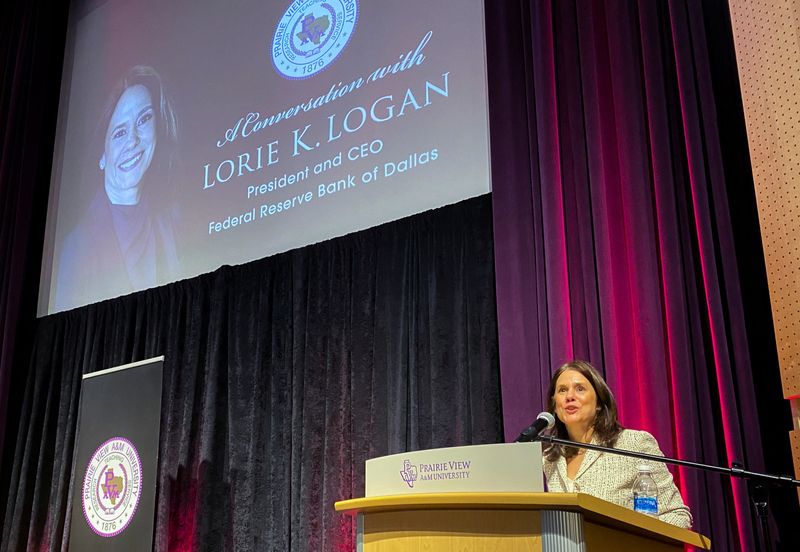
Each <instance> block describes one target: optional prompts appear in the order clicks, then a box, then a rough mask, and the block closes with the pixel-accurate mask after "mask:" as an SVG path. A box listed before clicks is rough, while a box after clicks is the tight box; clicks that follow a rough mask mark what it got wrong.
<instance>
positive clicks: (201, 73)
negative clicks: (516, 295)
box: [39, 0, 490, 315]
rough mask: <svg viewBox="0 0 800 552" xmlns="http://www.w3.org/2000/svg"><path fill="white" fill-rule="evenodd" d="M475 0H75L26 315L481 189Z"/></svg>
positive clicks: (479, 42) (482, 105) (483, 149)
mask: <svg viewBox="0 0 800 552" xmlns="http://www.w3.org/2000/svg"><path fill="white" fill-rule="evenodd" d="M486 90H487V86H486V54H485V37H484V24H483V2H482V0H406V1H403V2H378V1H365V0H361V1H359V0H295V1H284V2H275V1H270V2H264V1H261V0H258V1H256V0H231V1H228V2H219V1H217V0H158V1H155V0H107V1H105V2H102V1H99V0H84V1H77V2H73V13H72V14H71V19H70V28H69V36H68V43H67V52H66V56H65V63H64V75H63V83H62V91H61V103H60V106H59V120H58V131H57V136H56V146H55V152H54V161H53V172H52V183H51V193H50V204H49V211H48V223H47V234H46V243H45V251H44V259H43V268H42V282H41V286H40V297H39V315H45V314H49V313H53V312H58V311H63V310H67V309H71V308H74V307H79V306H83V305H86V304H90V303H94V302H97V301H100V300H104V299H108V298H112V297H117V296H120V295H125V294H128V293H131V292H134V291H138V290H142V289H147V288H151V287H155V286H159V285H163V284H166V283H169V282H173V281H176V280H180V279H184V278H189V277H193V276H196V275H199V274H202V273H206V272H210V271H212V270H214V269H216V268H218V267H220V266H222V265H226V264H228V265H235V264H242V263H246V262H248V261H251V260H254V259H258V258H262V257H266V256H269V255H272V254H275V253H279V252H283V251H287V250H290V249H294V248H297V247H301V246H304V245H308V244H312V243H316V242H319V241H323V240H326V239H329V238H333V237H336V236H341V235H344V234H347V233H350V232H354V231H357V230H362V229H365V228H369V227H372V226H375V225H378V224H381V223H384V222H388V221H392V220H396V219H399V218H402V217H405V216H408V215H412V214H415V213H418V212H421V211H425V210H429V209H433V208H436V207H440V206H443V205H448V204H451V203H455V202H458V201H460V200H463V199H466V198H469V197H474V196H476V195H480V194H484V193H487V192H489V191H490V171H489V144H488V113H487V98H486Z"/></svg>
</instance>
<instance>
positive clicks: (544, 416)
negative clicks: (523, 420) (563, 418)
mask: <svg viewBox="0 0 800 552" xmlns="http://www.w3.org/2000/svg"><path fill="white" fill-rule="evenodd" d="M536 419H537V420H544V421H546V422H547V427H545V429H552V428H553V426H554V425H556V419H555V416H553V415H552V414H550V413H549V412H541V413H539V415H538V416H536Z"/></svg>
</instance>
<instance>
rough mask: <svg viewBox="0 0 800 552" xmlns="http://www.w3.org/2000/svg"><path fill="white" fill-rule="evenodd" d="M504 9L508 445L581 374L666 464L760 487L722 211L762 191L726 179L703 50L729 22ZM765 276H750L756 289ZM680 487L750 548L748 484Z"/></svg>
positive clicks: (727, 546)
mask: <svg viewBox="0 0 800 552" xmlns="http://www.w3.org/2000/svg"><path fill="white" fill-rule="evenodd" d="M500 6H501V8H500V11H499V12H495V11H490V12H489V16H490V18H492V19H494V21H491V20H490V22H489V24H488V25H487V26H488V28H489V29H492V28H496V26H497V25H498V24H499V22H500V21H506V22H508V21H515V20H516V21H519V22H520V23H519V25H518V26H516V25H515V26H511V25H506V29H507V31H508V32H507V33H506V34H505V35H504V36H502V37H500V38H496V39H495V41H496V42H495V43H496V44H497V46H496V50H495V55H490V60H492V63H490V77H491V80H492V82H493V84H494V86H495V87H494V88H493V89H492V90H494V92H495V95H494V96H493V98H492V99H493V111H492V112H491V117H492V130H493V142H492V148H493V153H494V159H493V161H494V164H493V166H494V169H493V196H494V220H495V223H494V225H495V262H496V274H497V301H498V327H499V336H500V354H501V357H500V358H501V378H502V385H503V406H504V421H505V434H506V437H507V438H512V437H513V436H515V435H516V434H517V433H518V432H519V430H520V429H521V428H523V427H525V426H526V425H527V424H528V423H529V422H530V420H531V419H533V417H535V415H536V413H537V412H539V411H540V410H542V409H544V408H545V406H546V400H545V399H546V398H545V394H546V390H547V384H548V382H549V379H550V374H551V373H552V372H553V371H554V369H555V368H556V367H557V366H559V365H560V364H562V363H563V362H565V361H567V360H568V359H571V358H583V359H586V360H589V361H591V362H592V363H594V364H595V365H596V366H598V367H599V368H600V369H601V370H602V371H603V372H604V374H605V377H606V378H607V380H608V382H609V384H610V386H611V388H612V389H613V390H614V391H615V393H616V397H617V400H618V402H619V408H620V417H621V420H622V422H623V424H624V425H626V426H628V427H631V428H637V429H646V430H648V431H650V432H651V433H653V434H654V435H655V436H656V438H657V439H658V441H659V443H660V444H661V447H662V449H663V450H664V452H665V453H666V454H667V455H672V456H678V457H681V458H684V459H689V460H695V461H700V462H706V463H711V464H717V465H723V466H730V465H731V463H732V462H734V461H740V462H743V463H744V464H745V465H746V466H748V467H749V468H751V469H755V470H763V469H764V466H765V462H764V457H763V454H762V451H763V443H762V441H761V436H760V432H759V424H758V418H759V409H758V405H757V400H756V391H755V387H756V386H755V378H756V377H757V376H756V371H755V368H756V366H754V365H753V362H752V359H753V358H754V354H753V352H751V351H750V349H749V344H748V328H747V322H748V321H747V320H746V316H745V309H744V303H745V299H744V293H745V292H744V290H743V289H742V286H741V285H740V269H739V262H738V259H737V248H736V240H735V232H734V227H735V225H736V224H737V223H739V224H741V221H737V220H734V219H732V211H731V208H730V205H729V204H728V197H729V194H730V193H731V189H732V188H735V187H738V186H749V187H750V189H752V180H751V178H752V177H750V176H749V174H748V173H744V174H740V173H734V172H732V171H731V170H730V169H731V167H732V166H733V165H731V164H726V161H725V155H724V153H723V142H724V137H722V136H721V132H720V123H719V120H718V118H719V117H720V115H721V113H722V110H721V109H720V106H718V99H719V98H720V95H719V91H718V90H717V91H715V89H714V84H715V78H716V77H715V72H714V70H713V69H712V65H711V58H712V56H716V58H715V59H717V58H719V56H720V53H719V51H718V50H720V49H722V50H723V51H724V48H721V47H720V45H719V43H718V41H719V40H720V36H714V37H713V39H710V38H709V37H708V36H707V28H710V27H714V26H715V25H719V22H718V19H721V20H722V21H723V22H725V21H727V19H726V8H725V6H724V3H718V4H717V5H716V6H713V7H714V10H712V14H708V13H705V12H704V7H703V5H701V3H699V2H692V1H690V0H669V1H664V2H651V1H649V0H648V1H632V0H613V1H606V2H583V1H579V0H575V1H569V0H558V1H535V2H528V1H523V2H506V3H500ZM709 7H710V6H709V5H706V6H705V8H706V9H708V8H709ZM710 18H715V19H714V20H713V21H709V19H710ZM728 25H729V24H728ZM714 28H716V27H714ZM722 38H726V37H725V36H722ZM727 40H728V41H730V36H727ZM723 46H724V47H727V48H728V50H727V51H728V52H729V54H728V55H729V60H730V61H731V62H732V54H730V52H732V43H730V42H729V43H728V45H727V46H726V45H724V44H723ZM728 70H729V71H732V72H733V74H734V76H735V66H731V65H729V66H728ZM498 83H499V84H498ZM734 85H736V83H735V82H734ZM724 92H725V93H726V94H730V93H733V94H738V90H737V89H733V90H730V89H728V90H725V91H724ZM738 121H739V128H738V129H737V130H738V132H740V133H742V134H743V123H742V122H741V118H739V119H738ZM745 155H746V150H745ZM745 168H747V167H745ZM751 216H752V212H751ZM759 262H760V261H758V260H756V261H755V262H754V261H752V260H748V263H749V267H750V268H751V269H758V268H759V266H760V267H761V270H762V272H763V262H761V264H760V265H759ZM767 322H768V323H769V320H767ZM771 368H772V370H774V375H773V376H772V379H771V381H773V382H774V381H775V376H776V375H777V365H773V366H772V367H771ZM759 377H760V376H759ZM772 392H773V393H774V395H773V396H774V397H780V389H779V387H778V386H777V385H776V386H775V387H774V388H773V391H772ZM675 473H676V475H677V479H678V481H679V485H680V488H681V490H682V492H683V495H684V497H685V498H686V499H687V500H688V503H689V504H690V506H691V507H692V510H693V513H694V515H695V528H696V529H697V530H698V531H701V532H703V533H706V534H710V535H711V537H712V542H714V543H715V547H716V548H717V549H720V550H736V549H746V550H751V549H753V546H754V542H755V541H754V532H753V525H752V522H751V516H750V505H749V499H748V496H747V489H746V488H745V485H744V484H743V483H741V482H738V481H737V482H734V483H733V484H730V482H729V481H727V480H725V479H722V478H720V477H718V476H708V477H706V476H704V475H702V474H700V473H698V472H696V471H690V470H687V469H680V470H675Z"/></svg>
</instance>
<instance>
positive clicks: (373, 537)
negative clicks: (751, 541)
mask: <svg viewBox="0 0 800 552" xmlns="http://www.w3.org/2000/svg"><path fill="white" fill-rule="evenodd" d="M336 510H337V511H339V512H343V513H348V514H351V515H356V516H357V525H358V536H357V542H356V544H357V548H356V549H357V550H358V552H400V551H403V552H407V551H414V552H417V551H419V552H422V551H424V552H479V551H480V552H496V551H503V552H522V551H525V552H531V551H543V552H554V551H558V552H572V551H575V552H577V551H588V552H597V551H599V552H603V551H609V552H611V551H614V552H625V551H643V550H644V551H647V552H662V551H663V552H666V551H676V550H677V551H682V550H684V545H690V546H693V547H695V548H696V549H698V550H711V542H710V541H709V539H708V538H706V537H704V536H702V535H699V534H698V533H694V532H692V531H687V530H686V529H681V528H679V527H676V526H674V525H670V524H668V523H664V522H663V521H659V520H657V519H653V518H651V517H649V516H646V515H643V514H640V513H637V512H634V511H633V510H629V509H627V508H623V507H621V506H617V505H616V504H611V503H609V502H606V501H604V500H600V499H599V498H595V497H592V496H589V495H585V494H573V493H436V494H409V495H394V496H376V497H369V498H356V499H351V500H343V501H340V502H337V503H336Z"/></svg>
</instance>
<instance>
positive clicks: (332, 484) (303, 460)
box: [0, 196, 502, 552]
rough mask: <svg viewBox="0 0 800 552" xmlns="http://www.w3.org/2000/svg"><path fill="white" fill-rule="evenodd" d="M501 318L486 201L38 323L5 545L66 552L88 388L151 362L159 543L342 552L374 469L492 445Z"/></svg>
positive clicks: (122, 394) (498, 417)
mask: <svg viewBox="0 0 800 552" xmlns="http://www.w3.org/2000/svg"><path fill="white" fill-rule="evenodd" d="M496 324H497V321H496V315H495V300H494V277H493V261H492V228H491V204H490V200H489V197H488V196H483V197H480V198H476V199H473V200H469V201H466V202H462V203H460V204H457V205H455V206H451V207H447V208H443V209H440V210H436V211H431V212H428V213H425V214H422V215H418V216H416V217H412V218H410V219H405V220H403V221H399V222H396V223H391V224H387V225H384V226H381V227H377V228H375V229H372V230H368V231H365V232H361V233H357V234H353V235H350V236H347V237H344V238H339V239H336V240H332V241H328V242H324V243H321V244H317V245H314V246H309V247H306V248H303V249H299V250H296V251H293V252H289V253H286V254H281V255H277V256H275V257H271V258H269V259H265V260H261V261H256V262H253V263H249V264H247V265H243V266H239V267H223V268H221V269H219V270H217V271H216V272H214V273H212V274H208V275H204V276H201V277H198V278H195V279H191V280H186V281H182V282H178V283H176V284H172V285H168V286H164V287H161V288H157V289H154V290H150V291H145V292H141V293H138V294H134V295H131V296H127V297H122V298H119V299H115V300H111V301H106V302H103V303H99V304H96V305H93V306H89V307H85V308H82V309H77V310H74V311H69V312H66V313H61V314H57V315H53V316H49V317H46V318H43V319H41V320H40V321H39V324H38V328H37V331H36V343H35V352H34V355H33V359H32V361H31V364H30V367H29V370H28V379H27V384H26V386H25V388H24V390H23V389H20V390H19V393H23V394H24V404H23V407H22V412H21V416H20V420H21V422H20V423H21V427H20V432H19V438H18V440H17V443H16V447H15V449H16V452H15V455H14V465H13V475H12V478H11V487H10V492H9V495H8V497H7V498H6V500H7V501H8V504H7V509H6V519H5V520H4V524H3V535H2V543H1V544H0V549H2V550H57V549H60V548H61V547H62V546H65V545H66V541H67V530H68V526H69V522H68V519H69V518H68V514H69V512H70V511H71V502H70V497H71V489H72V488H73V487H74V485H76V484H78V485H80V479H81V478H82V474H83V471H84V469H85V468H84V467H81V466H76V467H75V474H72V473H71V465H72V455H73V449H74V442H75V436H74V432H75V429H76V423H77V420H76V416H77V412H78V399H79V392H80V378H81V375H82V374H83V373H87V372H92V371H95V370H100V369H103V368H108V367H112V366H116V365H120V364H125V363H128V362H131V361H136V360H140V359H145V358H149V357H152V356H156V355H162V354H163V355H164V356H165V363H164V391H163V404H162V420H161V443H160V450H161V451H160V458H159V473H158V496H157V522H156V546H155V549H156V550H215V551H216V550H237V551H247V550H252V551H262V550H281V551H285V550H293V551H294V550H297V551H309V552H311V551H313V552H317V551H332V550H352V549H353V546H354V520H353V519H352V518H350V517H348V516H342V515H339V514H336V513H335V512H334V511H333V503H334V502H335V501H336V500H340V499H346V498H351V497H355V496H363V468H364V461H365V460H366V459H367V458H370V457H373V456H380V455H384V454H391V453H399V452H403V451H407V450H415V449H421V448H430V447H442V446H451V445H464V444H470V443H489V442H499V441H501V440H502V414H501V405H500V382H499V367H498V358H497V329H496V328H497V326H496ZM127 392H128V390H126V389H120V390H119V392H118V396H117V398H118V400H119V402H120V403H124V401H125V398H126V394H127ZM65 520H66V521H65ZM65 523H66V526H65Z"/></svg>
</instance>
